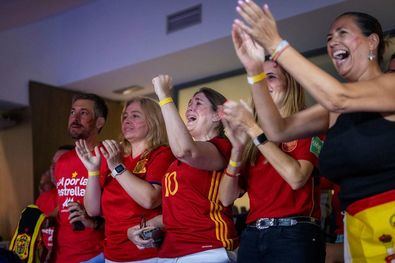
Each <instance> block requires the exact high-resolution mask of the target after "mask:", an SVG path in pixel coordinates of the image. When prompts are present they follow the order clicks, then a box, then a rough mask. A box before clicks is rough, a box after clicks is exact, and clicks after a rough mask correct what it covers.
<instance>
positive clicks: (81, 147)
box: [75, 139, 101, 171]
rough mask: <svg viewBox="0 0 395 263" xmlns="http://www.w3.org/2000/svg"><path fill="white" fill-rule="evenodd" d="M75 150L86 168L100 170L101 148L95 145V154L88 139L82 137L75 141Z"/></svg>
mask: <svg viewBox="0 0 395 263" xmlns="http://www.w3.org/2000/svg"><path fill="white" fill-rule="evenodd" d="M75 150H76V152H77V155H78V157H79V158H80V160H81V162H82V163H83V164H84V166H85V168H86V169H87V170H88V171H99V170H100V163H101V156H100V153H99V148H98V147H97V146H96V147H95V150H94V151H95V154H94V155H93V154H92V152H91V151H90V150H89V148H88V145H87V144H86V141H85V140H83V139H80V140H77V141H76V142H75Z"/></svg>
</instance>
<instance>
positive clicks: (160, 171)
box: [146, 146, 175, 185]
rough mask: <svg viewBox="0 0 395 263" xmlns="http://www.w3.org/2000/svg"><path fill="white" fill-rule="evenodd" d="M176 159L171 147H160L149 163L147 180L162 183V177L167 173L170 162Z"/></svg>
mask: <svg viewBox="0 0 395 263" xmlns="http://www.w3.org/2000/svg"><path fill="white" fill-rule="evenodd" d="M174 160H175V158H174V156H173V154H172V152H171V150H170V148H169V147H163V146H162V147H160V148H159V149H157V150H155V151H154V152H153V153H152V154H151V156H150V160H149V163H148V165H147V173H146V181H147V182H150V183H153V184H159V185H161V181H162V177H163V176H164V175H165V173H166V171H167V169H168V167H169V166H170V164H171V163H172V162H173V161H174Z"/></svg>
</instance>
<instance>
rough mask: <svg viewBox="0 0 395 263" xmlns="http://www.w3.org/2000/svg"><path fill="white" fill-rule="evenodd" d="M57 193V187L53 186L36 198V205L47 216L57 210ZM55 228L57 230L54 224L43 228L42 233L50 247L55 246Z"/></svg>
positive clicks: (45, 243)
mask: <svg viewBox="0 0 395 263" xmlns="http://www.w3.org/2000/svg"><path fill="white" fill-rule="evenodd" d="M56 193H57V191H56V188H53V189H51V190H49V191H47V192H43V193H41V194H40V196H39V197H38V198H37V200H36V205H37V206H38V208H40V210H41V211H42V212H43V213H44V214H45V215H46V216H48V214H50V213H51V212H53V210H55V208H56V205H57V203H56V198H57V197H56ZM54 230H55V227H54V226H50V227H46V228H43V229H42V230H41V235H42V239H43V242H44V245H45V246H46V247H47V248H48V249H50V248H52V246H53V233H54Z"/></svg>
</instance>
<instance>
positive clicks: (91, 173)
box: [88, 171, 100, 176]
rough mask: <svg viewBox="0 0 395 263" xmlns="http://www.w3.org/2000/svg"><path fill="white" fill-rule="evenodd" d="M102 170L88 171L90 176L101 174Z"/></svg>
mask: <svg viewBox="0 0 395 263" xmlns="http://www.w3.org/2000/svg"><path fill="white" fill-rule="evenodd" d="M99 175H100V171H88V176H99Z"/></svg>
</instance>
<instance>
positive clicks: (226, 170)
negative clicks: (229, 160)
mask: <svg viewBox="0 0 395 263" xmlns="http://www.w3.org/2000/svg"><path fill="white" fill-rule="evenodd" d="M224 174H225V175H227V176H229V177H233V178H235V177H239V175H240V173H236V174H231V173H229V172H228V169H225V171H224Z"/></svg>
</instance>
